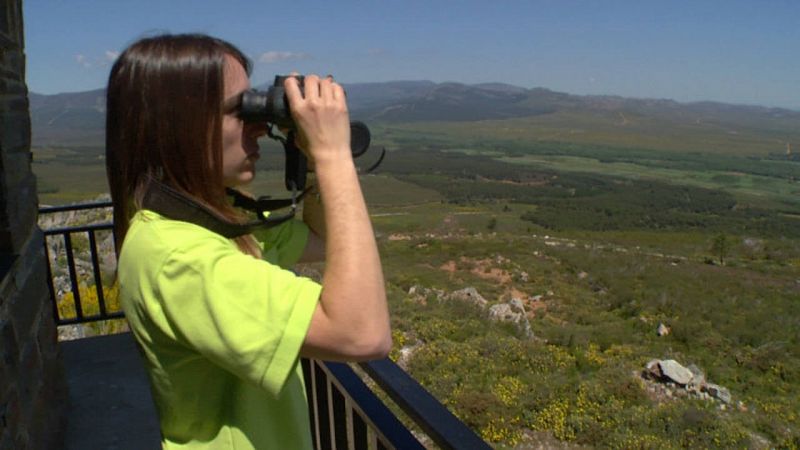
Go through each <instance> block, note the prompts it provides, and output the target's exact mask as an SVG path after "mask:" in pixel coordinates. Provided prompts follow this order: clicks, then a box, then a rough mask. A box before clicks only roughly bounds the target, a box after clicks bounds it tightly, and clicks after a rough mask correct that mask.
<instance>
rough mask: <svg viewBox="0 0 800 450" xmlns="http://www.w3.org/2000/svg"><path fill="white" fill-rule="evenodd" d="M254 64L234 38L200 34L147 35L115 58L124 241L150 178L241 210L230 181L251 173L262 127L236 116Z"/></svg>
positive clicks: (117, 179) (113, 144) (119, 222)
mask: <svg viewBox="0 0 800 450" xmlns="http://www.w3.org/2000/svg"><path fill="white" fill-rule="evenodd" d="M249 69H250V63H249V61H248V60H247V58H246V57H245V56H244V54H243V53H242V52H241V51H240V50H238V49H237V48H236V47H234V46H233V45H231V44H229V43H227V42H225V41H222V40H219V39H216V38H212V37H209V36H205V35H196V34H189V35H162V36H155V37H149V38H145V39H141V40H139V41H137V42H135V43H134V44H132V45H131V46H129V47H128V48H127V49H126V50H125V51H124V52H123V53H122V54H121V55H120V57H119V58H118V59H117V61H116V62H115V63H114V66H113V67H112V69H111V74H110V76H109V82H108V93H107V95H108V98H107V111H106V169H107V174H108V179H109V185H110V188H111V196H112V200H113V202H114V205H115V211H114V216H115V217H114V219H115V224H116V228H117V231H118V235H117V237H118V239H119V240H120V241H119V242H120V243H121V239H122V238H123V237H124V234H125V231H126V230H127V223H128V221H129V219H130V216H131V214H132V212H133V211H134V210H135V209H137V208H138V207H140V205H141V199H142V196H143V194H144V191H145V189H146V186H147V183H148V180H149V179H150V178H155V179H158V180H161V181H162V182H163V183H165V184H167V185H169V186H170V187H172V188H174V189H177V190H179V191H182V192H184V193H185V194H187V195H189V196H191V197H193V198H195V199H197V200H199V201H201V202H203V203H205V204H207V205H208V206H210V207H211V208H214V209H216V210H217V211H219V212H220V213H222V214H224V215H226V216H229V217H231V218H233V217H234V215H235V214H234V213H233V211H231V209H230V207H229V206H228V205H227V203H226V200H225V190H224V188H225V187H226V186H234V185H238V184H242V183H244V182H247V181H249V179H250V178H252V174H253V170H254V167H253V163H254V162H255V161H254V160H255V158H257V153H255V152H256V151H257V144H256V143H255V141H256V139H257V137H258V136H259V135H260V134H263V131H262V130H257V129H256V128H255V127H254V126H250V125H243V124H242V123H241V121H240V120H239V119H238V117H236V111H235V109H236V107H237V105H236V104H235V103H236V95H237V94H238V93H240V92H241V91H242V90H244V89H247V88H248V87H249V81H248V80H247V74H248V72H249ZM120 232H121V233H120Z"/></svg>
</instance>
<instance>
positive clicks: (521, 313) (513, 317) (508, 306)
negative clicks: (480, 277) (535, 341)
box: [408, 285, 533, 339]
mask: <svg viewBox="0 0 800 450" xmlns="http://www.w3.org/2000/svg"><path fill="white" fill-rule="evenodd" d="M408 295H409V296H410V297H412V298H413V299H414V300H415V301H417V302H420V303H425V302H427V301H428V300H429V299H432V298H434V299H436V300H437V301H461V302H467V303H470V304H472V305H475V306H477V307H478V308H480V309H482V310H486V309H487V308H488V311H487V313H488V314H487V317H488V318H489V319H490V320H492V321H496V322H509V323H513V324H514V325H515V326H516V327H517V329H519V331H520V332H521V333H522V334H524V335H525V337H526V338H529V339H530V338H533V330H532V329H531V324H530V322H529V321H528V314H527V311H526V310H525V304H524V302H523V301H522V300H521V299H519V298H511V300H509V301H508V302H503V303H497V304H494V305H492V306H491V307H489V301H488V300H486V299H485V298H484V297H483V296H482V295H481V294H480V293H479V292H478V290H477V289H475V288H474V287H466V288H464V289H459V290H457V291H453V292H446V291H444V290H442V289H432V288H426V287H424V286H419V285H414V286H411V288H410V289H409V290H408Z"/></svg>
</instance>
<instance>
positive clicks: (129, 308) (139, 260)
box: [118, 211, 321, 450]
mask: <svg viewBox="0 0 800 450" xmlns="http://www.w3.org/2000/svg"><path fill="white" fill-rule="evenodd" d="M307 237H308V229H307V228H306V226H305V224H303V223H302V222H299V221H290V222H287V223H286V224H282V225H281V226H278V227H275V228H272V229H269V230H267V231H266V232H264V233H261V234H260V235H259V236H257V239H258V240H259V241H260V242H262V245H263V246H264V252H263V253H264V258H265V260H259V259H256V258H253V257H252V256H249V255H246V254H244V253H242V252H241V251H239V249H238V247H237V246H236V245H235V243H234V242H233V241H231V240H228V239H226V238H224V237H222V236H220V235H218V234H216V233H213V232H211V231H209V230H207V229H205V228H202V227H199V226H196V225H193V224H190V223H187V222H180V221H175V220H169V219H166V218H164V217H162V216H160V215H158V214H156V213H154V212H152V211H139V212H138V213H137V214H136V215H135V216H134V218H133V219H132V221H131V224H130V228H129V230H128V233H127V236H126V238H125V241H124V243H123V246H122V251H121V254H120V259H119V267H118V277H119V282H120V298H121V303H122V307H123V309H124V311H125V315H126V317H127V319H128V322H129V323H130V326H131V329H132V330H133V333H134V335H135V336H136V339H137V341H138V343H139V347H140V348H141V350H142V353H143V358H144V361H145V365H146V366H147V371H148V374H149V377H150V382H151V387H152V390H153V397H154V400H155V403H156V407H157V409H158V414H159V420H160V423H161V434H162V445H163V448H165V449H199V448H202V449H236V450H242V449H303V448H311V435H310V427H309V419H308V409H307V408H308V407H307V402H306V398H305V389H304V385H303V378H302V370H301V368H300V364H299V352H300V347H301V345H302V343H303V340H304V339H305V336H306V332H307V331H308V327H309V324H310V321H311V316H312V314H313V312H314V309H315V307H316V304H317V301H318V299H319V295H320V291H321V286H320V285H319V284H317V283H316V282H314V281H312V280H310V279H308V278H303V277H298V276H296V275H295V274H294V273H293V272H291V271H288V270H285V269H282V268H281V267H279V266H278V265H277V264H280V265H282V266H284V267H286V266H288V265H290V264H293V263H294V262H296V261H297V259H298V258H299V257H300V255H301V254H302V251H303V249H304V247H305V244H306V241H307Z"/></svg>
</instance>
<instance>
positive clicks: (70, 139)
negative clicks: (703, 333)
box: [29, 81, 800, 146]
mask: <svg viewBox="0 0 800 450" xmlns="http://www.w3.org/2000/svg"><path fill="white" fill-rule="evenodd" d="M257 88H258V89H266V88H267V85H261V86H257ZM345 89H346V91H347V96H348V104H349V108H350V111H351V115H352V117H353V118H356V119H360V120H363V121H366V122H368V123H376V122H383V123H408V122H412V123H413V122H430V121H437V122H470V121H487V120H504V119H515V118H523V117H533V116H548V115H550V116H553V117H561V116H564V113H570V114H572V116H571V117H574V115H575V114H579V115H581V117H585V116H608V115H609V114H612V115H614V116H615V117H616V116H619V117H620V119H621V120H623V121H624V120H627V119H626V117H647V118H648V120H649V121H651V122H652V121H654V122H655V123H664V124H670V123H676V122H680V123H691V122H696V123H698V124H699V123H701V121H704V122H706V123H708V122H713V123H714V124H715V126H727V127H733V128H737V127H738V128H741V127H745V128H748V129H752V128H754V127H756V128H761V129H773V128H775V127H777V128H778V129H780V131H788V130H791V131H795V132H796V130H798V129H800V111H793V110H787V109H781V108H767V107H761V106H749V105H732V104H726V103H716V102H694V103H679V102H676V101H673V100H667V99H638V98H625V97H618V96H597V95H588V96H582V95H573V94H568V93H563V92H555V91H552V90H549V89H545V88H533V89H527V88H522V87H518V86H512V85H508V84H503V83H485V84H473V85H466V84H460V83H451V82H447V83H434V82H431V81H393V82H381V83H358V84H349V85H345ZM29 99H30V112H31V122H32V124H31V126H32V134H33V145H35V146H36V145H38V146H43V145H103V135H104V122H105V90H104V89H97V90H92V91H85V92H75V93H64V94H55V95H41V94H36V93H33V92H32V93H30V95H29ZM559 114H560V115H559ZM776 124H777V125H776ZM791 134H794V133H791Z"/></svg>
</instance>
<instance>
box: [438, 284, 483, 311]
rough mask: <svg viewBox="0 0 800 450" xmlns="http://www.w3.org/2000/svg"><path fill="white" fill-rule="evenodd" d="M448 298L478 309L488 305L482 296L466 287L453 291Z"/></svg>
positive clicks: (475, 290) (472, 288) (473, 289)
mask: <svg viewBox="0 0 800 450" xmlns="http://www.w3.org/2000/svg"><path fill="white" fill-rule="evenodd" d="M448 298H450V299H452V300H460V301H465V302H468V303H472V304H474V305H476V306H478V307H480V308H486V306H487V305H488V304H489V302H488V301H487V300H486V299H485V298H483V296H482V295H481V294H480V293H478V290H477V289H475V288H474V287H468V288H464V289H461V290H458V291H454V292H452V293H451V294H450V295H449V296H448Z"/></svg>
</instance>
